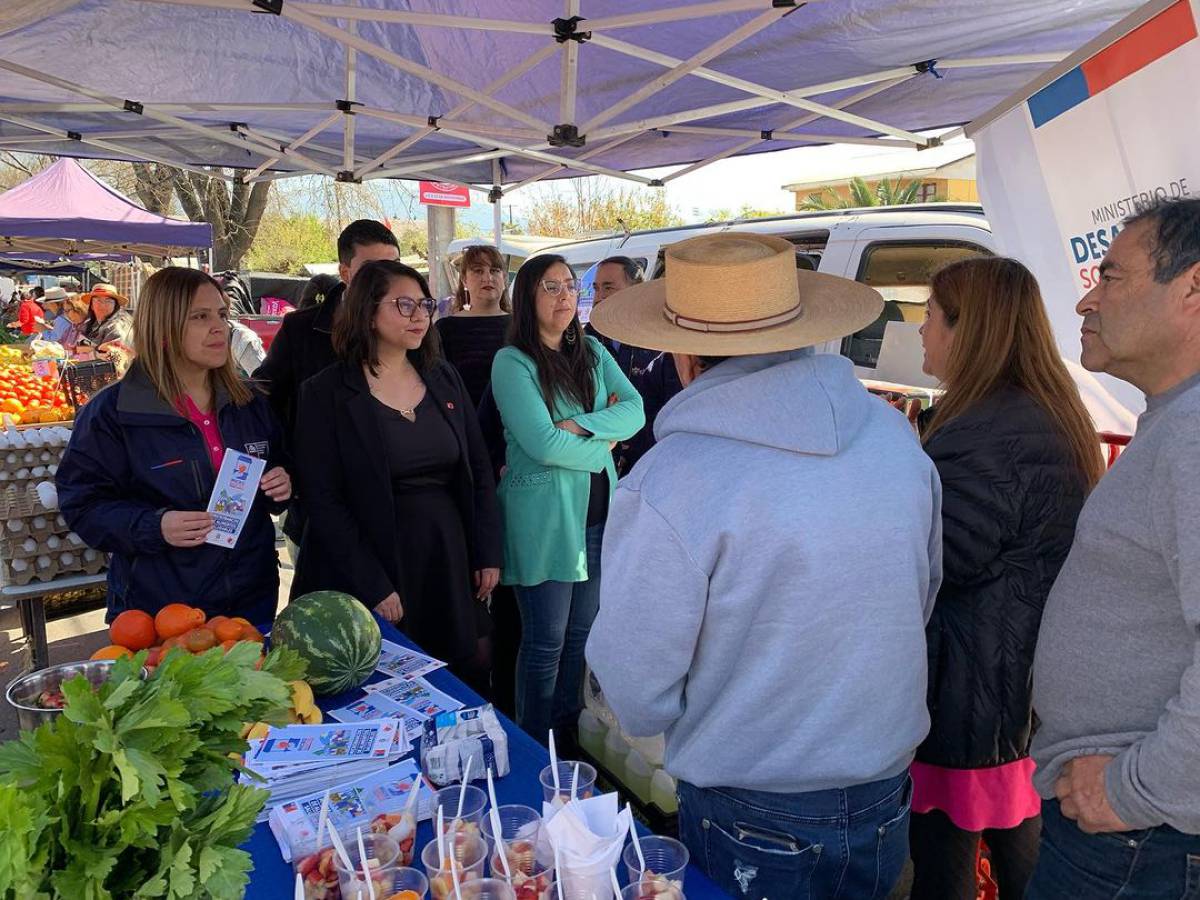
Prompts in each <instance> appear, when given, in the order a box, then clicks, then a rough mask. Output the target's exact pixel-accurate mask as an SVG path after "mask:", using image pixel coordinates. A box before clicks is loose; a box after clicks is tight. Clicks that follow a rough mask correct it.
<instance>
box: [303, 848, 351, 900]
mask: <svg viewBox="0 0 1200 900" xmlns="http://www.w3.org/2000/svg"><path fill="white" fill-rule="evenodd" d="M336 853H337V851H335V850H334V849H333V847H332V846H324V847H318V846H317V844H316V842H315V841H313V842H310V843H309V844H307V845H303V846H300V847H293V848H292V868H293V869H294V870H295V871H296V872H297V873H299V875H300V877H301V879H303V883H304V900H341V898H342V891H341V887H340V886H339V884H338V876H337V870H336V869H335V868H334V867H333V857H334V856H335V855H336Z"/></svg>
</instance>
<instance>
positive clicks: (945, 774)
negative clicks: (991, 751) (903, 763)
mask: <svg viewBox="0 0 1200 900" xmlns="http://www.w3.org/2000/svg"><path fill="white" fill-rule="evenodd" d="M1033 770H1034V764H1033V760H1032V759H1030V758H1029V757H1026V758H1025V759H1018V760H1017V761H1016V762H1010V763H1006V764H1005V765H1003V766H993V767H992V768H989V769H945V768H942V767H941V766H931V765H929V764H927V763H921V762H914V763H913V764H912V768H911V769H910V770H909V771H910V773H911V774H912V780H913V797H912V811H913V812H915V813H927V812H929V811H930V810H931V809H940V810H941V811H942V812H944V813H945V814H946V815H947V816H949V817H950V821H951V822H953V823H954V824H955V825H957V826H958V827H959V828H961V829H963V831H983V830H984V829H987V828H1015V827H1017V826H1018V825H1020V824H1021V823H1022V822H1024V821H1025V820H1026V819H1030V818H1032V817H1033V816H1036V815H1038V814H1039V813H1041V811H1042V798H1041V797H1039V796H1038V794H1037V791H1035V790H1034V789H1033Z"/></svg>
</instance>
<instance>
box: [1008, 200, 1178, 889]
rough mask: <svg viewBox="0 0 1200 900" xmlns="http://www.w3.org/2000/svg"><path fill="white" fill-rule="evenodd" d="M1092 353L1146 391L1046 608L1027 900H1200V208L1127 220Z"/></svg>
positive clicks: (1103, 290)
mask: <svg viewBox="0 0 1200 900" xmlns="http://www.w3.org/2000/svg"><path fill="white" fill-rule="evenodd" d="M1100 273H1101V280H1100V283H1099V285H1098V286H1097V287H1096V288H1094V289H1093V290H1092V291H1091V292H1090V293H1088V295H1087V296H1085V297H1084V298H1083V300H1082V301H1080V303H1079V312H1080V313H1081V314H1082V315H1083V316H1084V320H1083V338H1082V340H1083V355H1082V361H1083V364H1084V366H1085V367H1086V368H1088V369H1090V370H1092V371H1103V372H1108V373H1110V374H1112V375H1115V376H1117V377H1118V378H1121V379H1123V380H1125V381H1128V382H1130V383H1131V384H1134V385H1136V386H1137V387H1139V388H1140V389H1141V390H1143V391H1145V393H1146V412H1145V413H1143V414H1142V416H1141V418H1140V419H1139V420H1138V428H1137V434H1136V435H1135V437H1134V439H1133V441H1132V442H1131V443H1130V445H1129V447H1128V449H1127V450H1126V451H1125V453H1124V454H1123V455H1122V456H1121V458H1120V459H1119V460H1118V461H1117V463H1116V465H1115V466H1114V467H1113V469H1112V471H1111V472H1109V473H1108V474H1107V475H1106V476H1105V477H1104V479H1103V480H1101V482H1100V484H1099V485H1098V486H1097V487H1096V489H1095V491H1094V492H1093V493H1092V495H1091V497H1090V498H1089V499H1088V501H1087V504H1086V505H1085V506H1084V508H1083V513H1082V515H1081V516H1080V519H1079V525H1078V528H1077V529H1076V532H1075V542H1074V544H1073V546H1072V548H1071V553H1070V555H1069V556H1068V558H1067V561H1066V564H1065V565H1064V566H1063V568H1062V572H1061V573H1060V574H1059V577H1058V581H1057V582H1056V583H1055V585H1054V590H1053V591H1052V593H1051V594H1050V598H1049V600H1048V602H1047V605H1046V612H1045V615H1044V618H1043V619H1042V628H1041V634H1040V637H1039V640H1038V649H1037V656H1036V659H1035V663H1034V709H1035V711H1036V713H1037V715H1038V718H1039V719H1040V720H1041V728H1040V730H1039V731H1038V732H1037V734H1036V736H1035V737H1034V742H1033V757H1034V760H1035V761H1036V762H1037V765H1038V772H1037V776H1036V778H1035V782H1036V785H1037V787H1038V790H1039V791H1040V792H1041V794H1042V796H1043V797H1044V798H1046V802H1045V804H1044V807H1043V834H1042V850H1041V856H1040V860H1039V863H1038V868H1037V871H1036V873H1035V875H1034V878H1033V883H1032V884H1031V886H1030V888H1029V893H1028V895H1027V896H1028V897H1029V898H1032V900H1051V898H1055V900H1057V898H1062V897H1071V898H1072V900H1091V898H1096V900H1100V898H1110V897H1117V896H1121V897H1126V896H1128V897H1138V898H1144V900H1152V898H1163V900H1178V898H1181V897H1182V898H1198V897H1200V200H1185V201H1180V202H1174V203H1169V204H1165V205H1163V206H1159V207H1156V208H1154V209H1151V210H1148V211H1144V212H1142V213H1140V214H1139V215H1138V216H1136V217H1134V218H1133V219H1131V220H1130V221H1129V222H1127V223H1126V227H1125V229H1124V230H1123V231H1122V232H1121V233H1120V234H1119V235H1118V236H1117V238H1116V240H1114V241H1113V244H1112V247H1111V248H1110V249H1109V251H1108V255H1107V256H1106V257H1105V259H1104V262H1103V263H1102V264H1101V266H1100Z"/></svg>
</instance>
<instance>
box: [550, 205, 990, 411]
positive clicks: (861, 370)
mask: <svg viewBox="0 0 1200 900" xmlns="http://www.w3.org/2000/svg"><path fill="white" fill-rule="evenodd" d="M730 229H737V230H738V231H752V232H755V233H757V234H773V235H777V236H778V237H782V238H786V239H787V240H789V241H791V242H792V243H793V244H795V246H796V265H797V266H798V267H800V268H811V269H816V270H817V271H820V272H828V273H830V274H832V275H840V276H842V277H844V278H853V279H855V280H857V281H861V282H863V283H864V284H869V285H870V286H871V287H873V288H875V289H876V290H877V291H879V293H880V294H882V295H883V299H884V303H885V307H884V312H883V315H882V316H880V318H879V320H878V321H876V322H874V323H873V324H871V325H869V326H868V327H867V328H865V329H863V330H862V331H860V332H858V333H857V334H853V335H851V336H850V337H847V338H845V339H843V340H841V341H833V342H830V343H829V344H826V345H824V346H822V347H820V348H818V349H819V350H821V351H823V352H827V353H842V354H843V355H845V356H848V357H849V358H850V359H852V360H853V361H854V364H855V371H856V373H857V375H858V376H859V377H860V378H862V379H864V380H869V381H876V382H886V383H890V384H896V385H905V386H912V387H919V388H931V387H933V386H934V384H935V382H934V380H933V379H931V378H930V377H929V376H928V375H925V374H924V373H923V372H922V371H921V360H922V356H923V354H922V352H921V341H920V336H919V335H918V334H917V329H918V328H920V325H921V322H922V320H923V319H924V316H925V301H926V299H928V297H929V279H930V276H931V275H932V274H933V272H935V271H936V270H937V269H938V268H940V267H941V266H943V265H945V264H946V263H949V262H953V261H955V260H958V259H963V258H964V257H968V256H976V255H979V254H992V253H995V252H996V248H995V242H994V240H993V239H992V232H991V229H990V227H989V226H988V223H987V220H986V219H985V218H984V216H983V207H981V206H979V205H977V204H949V203H937V204H923V205H913V206H894V207H878V208H866V209H846V210H821V211H819V212H811V213H799V214H797V215H794V216H779V217H775V218H769V219H748V220H738V221H733V222H720V223H710V224H704V225H688V226H683V227H680V228H666V229H662V230H659V231H639V232H633V233H631V234H628V235H615V236H612V237H605V238H598V239H595V240H588V241H577V242H574V243H567V244H559V245H557V246H552V247H547V248H545V249H543V250H542V251H541V253H557V254H559V255H561V256H563V257H564V258H565V259H566V260H567V262H569V263H570V264H571V266H572V267H573V268H574V269H575V271H576V273H577V274H578V275H579V276H580V278H581V280H583V277H584V274H585V272H587V271H588V270H589V269H590V268H591V267H592V266H594V265H595V264H596V263H597V262H599V261H600V260H602V259H605V258H606V257H609V256H628V257H629V258H630V259H632V260H634V261H635V262H636V263H638V264H639V265H640V266H641V267H642V269H643V271H644V272H645V273H646V277H647V278H658V277H661V276H662V274H663V248H665V247H666V246H668V245H669V244H673V243H675V242H676V241H682V240H685V239H687V238H691V237H697V236H699V235H702V234H717V233H719V232H721V231H727V230H730ZM535 255H540V254H535ZM585 288H586V285H585ZM590 303H591V297H590V293H589V292H587V291H586V290H585V292H584V293H583V294H581V297H580V316H581V317H585V316H586V313H587V311H588V310H590Z"/></svg>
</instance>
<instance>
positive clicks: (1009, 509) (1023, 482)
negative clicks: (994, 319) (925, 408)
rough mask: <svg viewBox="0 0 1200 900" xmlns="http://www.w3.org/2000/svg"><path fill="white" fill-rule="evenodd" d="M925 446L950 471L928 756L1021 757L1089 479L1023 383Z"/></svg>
mask: <svg viewBox="0 0 1200 900" xmlns="http://www.w3.org/2000/svg"><path fill="white" fill-rule="evenodd" d="M924 420H925V421H928V416H925V417H924ZM925 451H926V452H927V453H928V454H929V456H930V458H931V459H932V460H933V462H934V465H935V466H937V471H938V475H939V477H940V478H941V480H942V540H943V552H942V586H941V589H940V590H939V591H938V595H937V602H936V603H935V604H934V606H933V615H932V617H931V618H930V620H929V625H928V626H927V627H926V636H927V638H928V652H929V698H928V699H929V715H930V718H931V720H932V723H931V728H930V730H929V736H928V737H927V738H926V739H925V741H924V743H922V744H921V746H920V747H919V748H918V749H917V759H918V760H920V761H921V762H925V763H931V764H933V765H938V766H948V767H950V768H956V769H978V768H985V767H990V766H998V765H1002V764H1004V763H1010V762H1013V761H1015V760H1018V759H1021V758H1023V757H1025V756H1027V755H1028V754H1029V740H1030V735H1031V732H1032V728H1033V716H1032V699H1031V678H1032V675H1031V673H1032V671H1033V651H1034V647H1035V646H1036V644H1037V637H1038V628H1039V626H1040V625H1041V621H1042V609H1043V608H1044V607H1045V605H1046V597H1047V595H1049V593H1050V588H1051V586H1052V585H1053V584H1054V579H1055V578H1056V577H1057V576H1058V570H1059V569H1060V568H1061V567H1062V564H1063V562H1064V561H1065V560H1066V558H1067V552H1068V551H1069V550H1070V549H1071V541H1072V539H1073V538H1074V536H1075V521H1076V519H1078V518H1079V512H1080V510H1081V509H1082V507H1083V501H1084V498H1085V496H1086V494H1087V485H1086V483H1085V480H1084V477H1083V474H1082V473H1081V471H1080V469H1079V467H1078V466H1077V465H1076V463H1075V461H1074V459H1073V458H1072V456H1071V449H1070V447H1069V445H1068V444H1067V442H1066V440H1065V439H1064V438H1063V436H1062V433H1061V432H1060V430H1059V428H1058V427H1057V425H1056V423H1055V421H1054V418H1053V417H1052V416H1051V415H1049V414H1047V413H1046V412H1045V411H1044V410H1043V409H1042V408H1041V407H1039V406H1038V405H1037V403H1035V402H1034V400H1033V398H1032V397H1030V396H1029V395H1028V394H1026V393H1025V392H1024V391H1021V390H1018V389H1016V388H1012V387H1006V388H1002V389H1000V390H998V391H996V392H995V393H994V394H992V395H991V396H990V397H987V398H985V399H983V400H981V401H980V402H979V403H977V404H976V405H975V406H974V407H972V408H971V409H968V410H967V411H966V412H964V413H963V414H962V415H961V416H958V417H957V418H955V419H953V420H952V421H950V422H949V423H947V424H946V426H945V427H943V428H941V429H939V430H938V431H937V433H935V434H934V435H933V437H931V438H930V439H929V441H928V442H927V443H926V444H925Z"/></svg>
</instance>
